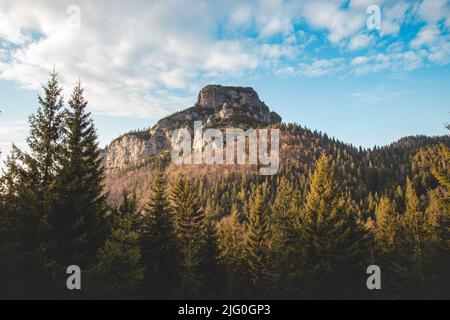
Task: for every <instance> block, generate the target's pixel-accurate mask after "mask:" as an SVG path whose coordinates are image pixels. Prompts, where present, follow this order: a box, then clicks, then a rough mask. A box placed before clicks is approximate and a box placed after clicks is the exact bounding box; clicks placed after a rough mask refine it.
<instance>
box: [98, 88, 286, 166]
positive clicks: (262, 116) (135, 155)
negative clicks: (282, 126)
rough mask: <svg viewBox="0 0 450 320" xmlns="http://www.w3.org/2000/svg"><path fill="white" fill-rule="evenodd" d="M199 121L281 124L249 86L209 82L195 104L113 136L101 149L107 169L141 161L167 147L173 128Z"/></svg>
mask: <svg viewBox="0 0 450 320" xmlns="http://www.w3.org/2000/svg"><path fill="white" fill-rule="evenodd" d="M195 121H202V123H203V126H204V127H205V128H211V127H214V128H226V127H235V128H243V129H246V128H250V127H252V128H257V127H266V126H268V125H270V124H272V123H281V121H282V119H281V117H280V116H279V115H278V114H276V113H275V112H270V109H269V107H267V105H266V104H265V103H264V102H262V101H261V100H260V99H259V97H258V94H257V93H256V91H255V90H253V89H252V88H244V87H225V86H219V85H209V86H206V87H204V88H203V89H202V90H200V93H199V95H198V101H197V103H196V104H195V105H194V106H193V107H191V108H189V109H186V110H183V111H180V112H177V113H175V114H173V115H171V116H168V117H166V118H163V119H161V120H160V121H158V123H157V124H156V125H155V126H154V127H153V128H152V129H150V130H149V131H141V132H132V133H128V134H125V135H123V136H122V137H120V138H118V139H116V140H115V141H113V142H112V143H111V145H109V146H108V147H107V148H106V149H105V151H104V164H105V167H106V168H107V169H112V168H124V167H127V166H129V165H139V164H141V163H144V162H145V161H146V159H148V158H149V157H153V156H156V155H158V154H160V153H161V152H162V151H164V150H167V149H169V148H170V145H171V141H170V139H171V136H172V133H173V131H174V130H176V129H180V128H186V127H187V128H189V129H190V130H192V128H193V125H194V122H195Z"/></svg>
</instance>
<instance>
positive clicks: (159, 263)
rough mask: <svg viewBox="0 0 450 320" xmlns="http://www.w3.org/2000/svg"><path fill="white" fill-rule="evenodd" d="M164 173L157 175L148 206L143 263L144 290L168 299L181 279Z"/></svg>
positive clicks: (143, 241) (145, 218)
mask: <svg viewBox="0 0 450 320" xmlns="http://www.w3.org/2000/svg"><path fill="white" fill-rule="evenodd" d="M165 188H166V182H165V177H164V173H163V172H162V171H160V170H158V171H157V172H156V173H155V174H154V175H153V183H152V187H151V196H150V200H149V201H148V203H147V204H146V206H145V207H144V217H143V228H142V234H141V240H140V242H141V248H142V260H141V261H142V265H143V266H144V267H145V274H144V281H143V284H142V293H143V295H144V297H146V298H159V299H161V298H163V299H167V298H169V297H171V296H172V294H173V289H174V288H175V286H176V285H177V283H178V276H179V274H178V272H179V271H178V267H177V265H178V261H177V254H178V252H177V245H176V238H175V233H174V224H173V219H172V213H171V211H170V208H169V203H168V201H167V199H166V192H165Z"/></svg>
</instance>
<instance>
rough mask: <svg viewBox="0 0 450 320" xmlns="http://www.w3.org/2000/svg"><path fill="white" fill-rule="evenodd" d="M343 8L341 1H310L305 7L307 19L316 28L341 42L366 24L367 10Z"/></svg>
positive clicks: (304, 11) (336, 41)
mask: <svg viewBox="0 0 450 320" xmlns="http://www.w3.org/2000/svg"><path fill="white" fill-rule="evenodd" d="M352 8H353V7H350V9H349V10H344V9H341V3H340V2H339V1H323V0H319V1H308V2H306V4H305V6H304V8H303V14H304V16H305V18H306V20H307V21H308V22H309V23H310V24H311V25H312V26H313V27H315V28H318V29H325V30H327V31H328V32H329V36H328V38H329V40H330V41H331V42H333V43H336V44H337V43H339V42H340V41H341V40H342V39H344V38H346V37H348V36H350V35H352V34H354V33H356V32H357V31H358V30H360V29H361V28H362V27H364V26H365V24H366V11H365V10H361V8H358V9H357V10H353V9H352Z"/></svg>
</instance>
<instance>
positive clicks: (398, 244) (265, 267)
mask: <svg viewBox="0 0 450 320" xmlns="http://www.w3.org/2000/svg"><path fill="white" fill-rule="evenodd" d="M61 91H62V90H61V87H60V85H59V84H58V79H57V75H56V74H52V75H51V78H50V79H49V81H48V83H47V84H46V86H44V93H43V95H42V96H41V97H39V109H38V110H37V112H36V114H34V115H32V116H30V118H29V125H30V133H29V137H28V140H27V142H28V146H29V150H30V151H29V152H24V151H21V150H19V149H18V148H16V147H14V148H13V151H12V153H11V155H10V156H9V157H8V160H7V163H6V169H5V170H4V172H3V174H2V175H1V184H0V298H37V299H46V298H48V299H50V298H56V299H173V298H180V299H197V298H202V299H204V298H209V299H220V298H233V299H352V298H355V299H433V298H435V299H450V229H449V228H450V208H449V205H450V199H449V188H450V173H449V171H450V167H449V165H450V164H449V160H450V151H449V149H448V144H449V141H448V137H443V138H439V139H438V138H436V139H435V140H433V139H431V138H430V139H425V138H417V139H416V140H414V139H413V140H404V145H401V146H398V145H397V146H392V147H390V148H386V149H381V150H369V151H362V150H357V149H354V148H350V147H349V146H346V145H343V144H341V143H339V142H337V141H334V140H331V139H328V138H327V137H324V136H319V135H317V136H314V137H313V138H311V141H313V142H311V144H313V145H314V148H312V149H311V150H310V153H309V155H310V158H308V159H309V160H308V162H306V161H303V162H302V161H294V160H295V159H300V158H301V155H291V157H290V160H291V161H287V159H284V160H286V161H287V162H286V163H289V164H288V165H284V166H283V168H282V170H281V172H280V174H278V175H277V176H274V177H269V178H265V177H260V176H256V175H245V174H242V175H235V176H230V177H228V179H225V178H218V179H216V181H209V180H207V179H204V178H203V177H201V176H197V177H196V178H190V176H192V174H191V175H189V174H187V175H177V176H176V177H174V178H173V179H170V183H169V182H168V181H169V179H168V177H167V172H166V165H165V164H164V161H155V162H154V163H149V164H148V166H151V167H152V170H153V171H154V173H153V177H152V179H151V188H150V192H149V195H150V196H149V199H146V201H145V204H144V205H142V206H141V205H140V204H139V201H138V199H137V196H136V193H135V192H134V190H128V191H129V192H128V193H127V192H124V193H123V196H122V199H121V200H120V201H117V203H115V204H110V203H109V202H108V201H107V197H108V194H107V193H106V192H105V188H104V178H105V173H104V170H103V168H102V159H101V150H100V149H99V147H98V143H97V135H96V130H95V127H94V124H93V122H92V120H91V117H90V114H89V113H88V112H87V111H86V107H87V101H86V100H85V98H84V96H83V89H82V87H81V84H77V86H76V87H75V89H74V90H73V94H72V96H71V97H70V100H69V101H68V106H65V105H64V102H63V100H62V96H61ZM443 121H444V120H443ZM281 127H282V130H283V131H284V132H285V133H288V134H290V135H289V138H288V139H287V140H289V139H291V138H292V137H295V136H299V135H301V134H304V131H302V130H301V129H300V128H299V127H298V126H295V125H289V126H285V125H282V126H281ZM292 139H294V138H292ZM425 140H426V141H427V142H426V143H425V142H423V141H425ZM431 140H432V141H431ZM303 142H305V141H303ZM299 143H300V142H298V140H295V139H294V140H292V141H287V142H286V146H287V147H289V146H291V147H292V149H294V148H296V146H297V147H298V145H299ZM292 149H290V150H292ZM293 158H295V159H293ZM70 265H78V266H80V268H81V270H82V289H81V290H73V291H69V290H68V289H67V287H66V279H67V277H68V275H67V274H66V268H67V267H68V266H70ZM370 265H377V266H379V267H380V268H381V279H382V288H381V290H372V291H371V290H369V289H368V288H367V285H366V280H367V278H368V277H369V275H368V274H367V273H366V270H367V268H368V267H369V266H370Z"/></svg>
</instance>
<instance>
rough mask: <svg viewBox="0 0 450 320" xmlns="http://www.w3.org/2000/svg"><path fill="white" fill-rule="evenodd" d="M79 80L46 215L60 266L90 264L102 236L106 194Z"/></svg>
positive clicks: (89, 118)
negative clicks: (53, 192) (53, 195)
mask: <svg viewBox="0 0 450 320" xmlns="http://www.w3.org/2000/svg"><path fill="white" fill-rule="evenodd" d="M87 105H88V102H87V101H86V99H85V98H84V96H83V88H82V87H81V83H80V82H78V83H77V86H76V87H75V89H74V91H73V93H72V97H71V99H70V100H69V106H70V108H69V110H67V112H66V113H65V117H64V131H63V135H62V137H63V144H62V145H61V150H60V154H58V160H59V163H60V168H59V169H58V175H57V176H56V179H55V180H56V182H55V192H56V193H57V195H58V197H57V201H55V203H54V204H55V205H54V208H52V210H51V213H50V216H49V224H50V228H51V235H52V239H53V240H54V242H55V247H54V249H53V250H52V252H51V254H52V257H53V259H55V260H56V261H57V262H58V263H59V264H61V265H62V266H67V265H71V264H77V265H79V266H80V267H82V268H83V269H84V268H88V267H89V266H90V264H91V263H92V262H93V260H94V258H95V255H96V252H97V250H98V248H99V246H100V244H101V242H102V241H103V240H104V239H103V237H104V231H105V230H104V216H105V211H106V196H105V194H104V193H103V186H102V183H103V177H104V174H103V167H102V159H101V153H100V149H99V147H98V142H97V134H96V130H95V126H94V124H93V121H92V119H91V116H90V113H88V112H87V110H86V109H87Z"/></svg>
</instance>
